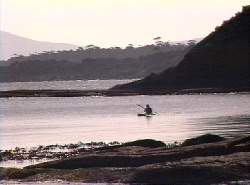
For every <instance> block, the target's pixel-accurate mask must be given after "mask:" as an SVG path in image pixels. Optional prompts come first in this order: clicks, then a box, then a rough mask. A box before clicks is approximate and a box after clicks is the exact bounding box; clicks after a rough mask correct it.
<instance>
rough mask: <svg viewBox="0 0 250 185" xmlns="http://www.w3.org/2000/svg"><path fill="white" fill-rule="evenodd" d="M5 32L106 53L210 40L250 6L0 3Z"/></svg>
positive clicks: (212, 2) (239, 0)
mask: <svg viewBox="0 0 250 185" xmlns="http://www.w3.org/2000/svg"><path fill="white" fill-rule="evenodd" d="M0 2H1V4H0V5H1V15H0V17H1V20H0V21H1V22H0V26H1V27H0V29H1V30H4V31H8V32H11V33H14V34H18V35H21V36H24V37H28V38H32V39H36V40H44V41H53V42H66V43H73V44H78V45H88V44H94V45H98V46H102V47H110V46H126V45H127V44H129V43H132V44H135V45H139V44H150V43H152V42H153V38H154V37H157V36H161V37H162V40H163V41H167V40H171V41H174V40H189V39H192V38H200V37H204V36H206V35H207V34H208V33H209V32H211V31H213V30H214V28H215V26H218V25H220V24H221V23H222V22H223V20H226V19H229V18H230V17H232V16H233V15H234V14H235V13H236V12H237V11H240V10H241V8H242V6H243V5H247V4H250V0H0Z"/></svg>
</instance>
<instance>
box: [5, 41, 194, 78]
mask: <svg viewBox="0 0 250 185" xmlns="http://www.w3.org/2000/svg"><path fill="white" fill-rule="evenodd" d="M195 43H196V40H190V41H188V42H185V44H182V43H174V44H170V43H169V42H162V41H159V40H158V41H157V42H156V44H152V45H146V46H140V47H134V46H133V45H129V46H128V47H126V48H124V49H123V48H119V47H111V48H99V47H97V46H93V45H89V46H86V47H85V48H82V47H78V48H77V49H75V50H63V51H53V52H52V51H49V52H42V53H37V54H31V55H29V56H15V57H12V58H10V59H9V60H7V61H2V62H1V63H2V67H0V82H11V81H52V80H80V79H81V80H89V79H134V78H143V77H145V76H147V75H149V74H151V73H160V72H162V71H163V70H164V69H166V68H169V67H174V66H176V65H177V64H178V63H179V62H180V61H181V60H182V59H183V57H184V55H185V54H186V53H187V52H188V51H189V50H190V48H192V47H193V46H194V45H195ZM4 64H5V65H4Z"/></svg>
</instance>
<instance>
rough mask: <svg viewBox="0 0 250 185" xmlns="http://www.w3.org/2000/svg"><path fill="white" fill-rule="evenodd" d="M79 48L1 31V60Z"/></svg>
mask: <svg viewBox="0 0 250 185" xmlns="http://www.w3.org/2000/svg"><path fill="white" fill-rule="evenodd" d="M77 47H78V46H76V45H73V44H65V43H52V42H44V41H36V40H32V39H28V38H25V37H21V36H17V35H14V34H11V33H8V32H4V31H0V60H7V59H9V58H11V57H13V56H15V54H16V55H30V54H34V53H40V52H43V51H51V50H55V51H57V50H70V49H76V48H77Z"/></svg>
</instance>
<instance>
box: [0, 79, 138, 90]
mask: <svg viewBox="0 0 250 185" xmlns="http://www.w3.org/2000/svg"><path fill="white" fill-rule="evenodd" d="M131 81H133V80H74V81H43V82H11V83H0V91H9V90H17V89H26V90H40V89H76V90H94V89H107V88H110V87H113V86H114V85H117V84H123V83H128V82H131Z"/></svg>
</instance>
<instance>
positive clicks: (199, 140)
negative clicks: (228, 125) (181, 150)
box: [182, 134, 225, 146]
mask: <svg viewBox="0 0 250 185" xmlns="http://www.w3.org/2000/svg"><path fill="white" fill-rule="evenodd" d="M224 139H225V138H223V137H221V136H218V135H214V134H205V135H201V136H198V137H195V138H191V139H186V140H185V141H184V142H183V143H182V146H191V145H199V144H204V143H215V142H219V141H223V140H224Z"/></svg>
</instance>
